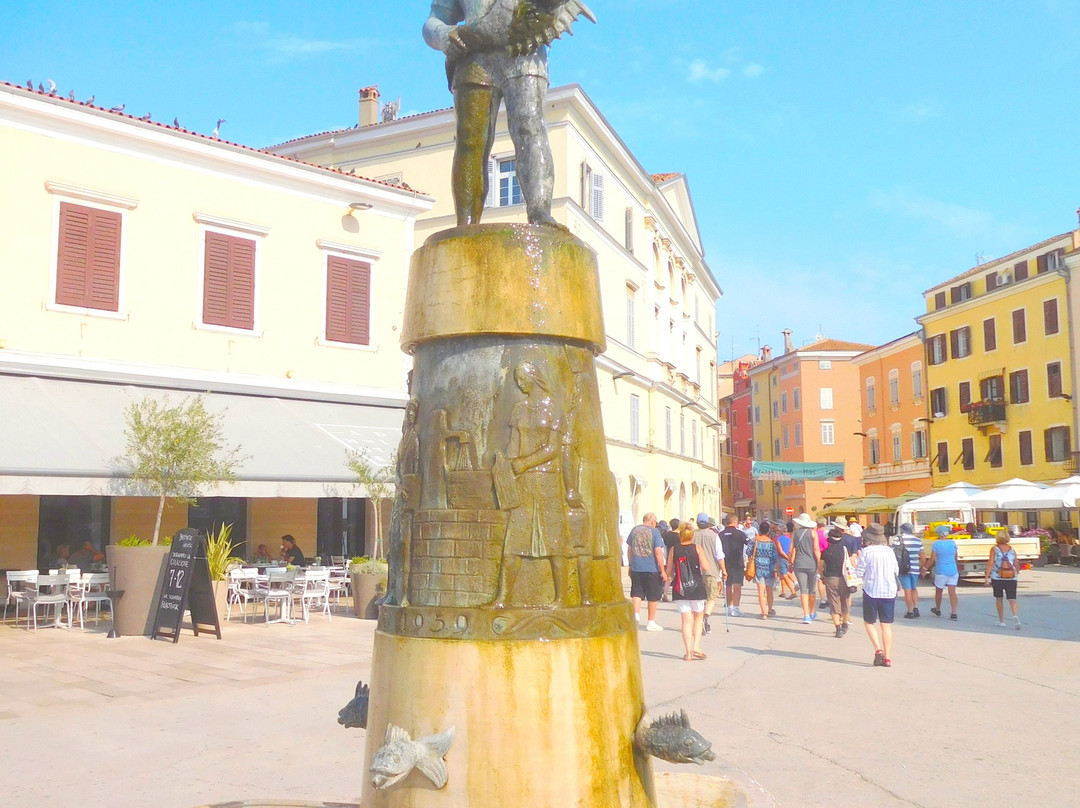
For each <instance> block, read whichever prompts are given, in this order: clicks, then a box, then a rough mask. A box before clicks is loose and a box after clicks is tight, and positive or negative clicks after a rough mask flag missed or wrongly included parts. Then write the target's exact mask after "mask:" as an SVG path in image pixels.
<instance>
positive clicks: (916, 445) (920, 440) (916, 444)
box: [911, 429, 926, 460]
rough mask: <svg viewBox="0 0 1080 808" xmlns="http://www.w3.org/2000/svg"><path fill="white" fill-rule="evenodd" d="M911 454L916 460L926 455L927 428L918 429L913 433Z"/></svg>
mask: <svg viewBox="0 0 1080 808" xmlns="http://www.w3.org/2000/svg"><path fill="white" fill-rule="evenodd" d="M911 456H912V458H914V459H915V460H921V459H922V458H924V457H926V430H925V429H916V430H915V431H914V432H912V433H911Z"/></svg>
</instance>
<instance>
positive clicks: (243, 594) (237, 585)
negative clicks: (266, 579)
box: [225, 567, 259, 623]
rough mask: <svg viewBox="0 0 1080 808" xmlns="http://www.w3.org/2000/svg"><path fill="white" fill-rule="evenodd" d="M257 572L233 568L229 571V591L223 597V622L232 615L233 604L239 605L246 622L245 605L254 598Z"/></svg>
mask: <svg viewBox="0 0 1080 808" xmlns="http://www.w3.org/2000/svg"><path fill="white" fill-rule="evenodd" d="M258 578H259V571H258V570H257V569H255V568H254V567H233V568H232V569H231V570H229V591H228V593H227V594H226V595H225V620H226V621H228V620H229V618H230V616H231V615H232V607H233V604H234V603H237V604H240V613H241V614H243V615H244V622H245V623H246V622H247V619H248V614H247V604H248V601H249V600H251V599H252V598H253V597H255V591H256V589H257V588H258V587H257V582H258Z"/></svg>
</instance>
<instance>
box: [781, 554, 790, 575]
mask: <svg viewBox="0 0 1080 808" xmlns="http://www.w3.org/2000/svg"><path fill="white" fill-rule="evenodd" d="M789 569H790V567H789V565H788V562H787V559H785V558H781V559H780V577H781V578H783V577H784V576H785V575H787V574H788V570H789Z"/></svg>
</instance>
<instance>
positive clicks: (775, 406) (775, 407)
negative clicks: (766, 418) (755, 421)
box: [772, 401, 780, 418]
mask: <svg viewBox="0 0 1080 808" xmlns="http://www.w3.org/2000/svg"><path fill="white" fill-rule="evenodd" d="M772 417H773V418H779V417H780V402H779V401H773V403H772Z"/></svg>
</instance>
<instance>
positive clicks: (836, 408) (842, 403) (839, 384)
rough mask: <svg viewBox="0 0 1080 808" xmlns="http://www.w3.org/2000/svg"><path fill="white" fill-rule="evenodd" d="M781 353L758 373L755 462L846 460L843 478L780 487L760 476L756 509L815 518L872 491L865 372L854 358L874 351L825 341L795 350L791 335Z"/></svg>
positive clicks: (753, 380)
mask: <svg viewBox="0 0 1080 808" xmlns="http://www.w3.org/2000/svg"><path fill="white" fill-rule="evenodd" d="M784 343H785V350H784V353H783V354H782V355H781V356H778V357H775V358H766V361H764V362H763V363H762V364H760V365H758V366H757V367H755V368H752V369H751V370H750V385H751V415H752V418H753V423H754V438H753V440H754V445H753V449H754V455H753V456H754V459H755V460H769V461H787V462H797V463H841V462H842V463H844V471H845V474H844V478H843V479H842V480H836V481H829V482H821V481H806V482H793V481H789V482H774V481H772V480H763V479H757V480H755V481H754V485H755V488H756V494H757V496H756V506H757V507H756V510H757V513H758V515H760V516H764V517H766V518H769V517H771V518H774V519H780V518H784V516H785V512H786V509H787V508H791V509H792V511H793V512H794V513H796V514H798V513H800V512H802V511H806V512H808V513H813V512H815V511H817V510H819V509H820V508H822V507H824V506H825V505H828V504H831V503H834V502H837V501H839V500H841V499H843V498H844V497H845V496H851V495H854V496H862V494H863V493H864V489H863V484H862V482H861V479H860V477H861V475H860V471H861V469H862V437H861V436H860V435H858V434H857V433H858V432H861V431H862V430H861V429H860V428H859V418H860V415H861V407H860V404H859V369H858V368H857V367H855V365H853V364H852V360H853V359H854V358H855V357H856V356H858V355H859V354H861V353H863V352H864V351H866V350H867V349H869V348H871V347H873V346H870V345H863V344H861V343H856V342H845V341H842V340H835V339H825V338H820V339H818V340H817V341H815V342H812V343H810V344H809V345H804V346H803V347H801V348H795V347H794V346H793V345H792V344H791V332H789V331H785V332H784Z"/></svg>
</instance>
